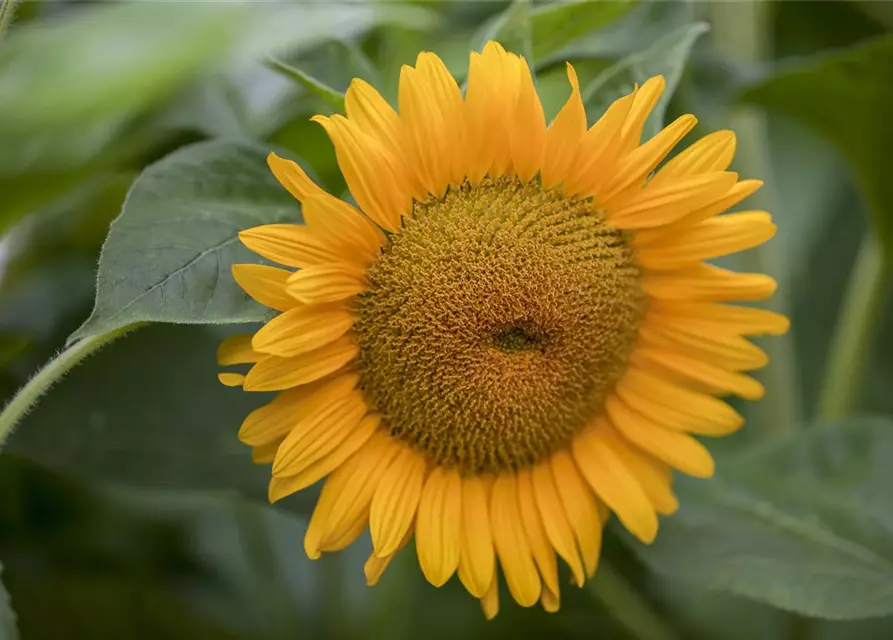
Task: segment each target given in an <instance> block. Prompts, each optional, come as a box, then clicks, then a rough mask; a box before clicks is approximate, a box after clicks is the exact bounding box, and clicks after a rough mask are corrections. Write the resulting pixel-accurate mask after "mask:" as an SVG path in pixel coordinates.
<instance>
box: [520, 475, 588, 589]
mask: <svg viewBox="0 0 893 640" xmlns="http://www.w3.org/2000/svg"><path fill="white" fill-rule="evenodd" d="M533 491H534V495H535V496H536V504H537V507H538V508H539V511H540V514H542V518H543V525H544V526H545V528H546V534H547V535H548V536H549V541H550V542H551V543H552V546H553V547H554V548H555V551H557V552H558V555H559V556H561V557H562V559H564V561H565V562H567V564H568V566H569V567H570V568H571V571H572V572H573V574H574V580H575V581H576V583H577V586H578V587H582V586H583V582H584V581H585V580H586V571H585V569H584V568H583V562H582V560H581V559H580V554H579V552H578V551H577V543H576V540H575V539H574V530H573V529H571V525H570V522H569V521H568V517H567V513H565V511H564V507H563V506H562V504H561V499H560V498H559V496H558V489H557V488H556V487H555V479H554V478H553V476H552V467H551V465H550V464H547V463H543V464H538V465H535V466H534V467H533Z"/></svg>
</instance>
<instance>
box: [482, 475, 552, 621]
mask: <svg viewBox="0 0 893 640" xmlns="http://www.w3.org/2000/svg"><path fill="white" fill-rule="evenodd" d="M490 524H491V526H492V527H493V542H494V543H495V545H496V553H497V554H498V555H499V562H500V563H501V564H502V572H503V573H504V574H505V581H506V583H508V587H509V592H510V593H511V594H512V597H513V598H514V599H515V600H516V601H517V602H518V604H520V605H521V606H522V607H532V606H533V605H535V604H536V602H537V600H539V599H540V593H541V592H542V583H541V582H540V575H539V573H538V572H537V570H536V564H535V563H534V560H533V554H532V551H531V549H530V543H529V542H528V541H527V536H526V535H525V534H524V523H523V521H522V518H521V508H520V503H519V501H518V480H517V477H516V476H515V474H514V473H512V472H509V473H503V474H501V475H500V476H499V477H497V478H496V482H495V483H494V484H493V492H492V495H491V498H490Z"/></svg>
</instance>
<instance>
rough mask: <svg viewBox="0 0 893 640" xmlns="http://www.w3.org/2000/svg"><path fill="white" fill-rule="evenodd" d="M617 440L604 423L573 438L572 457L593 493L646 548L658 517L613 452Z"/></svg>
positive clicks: (640, 488)
mask: <svg viewBox="0 0 893 640" xmlns="http://www.w3.org/2000/svg"><path fill="white" fill-rule="evenodd" d="M618 440H619V436H618V435H616V433H614V431H613V429H611V428H610V427H608V426H607V425H606V423H605V422H604V421H601V422H599V423H597V424H596V426H595V427H593V428H589V429H587V430H586V431H585V432H583V433H581V434H580V435H578V436H577V437H576V438H574V441H573V453H574V459H575V460H576V461H577V465H578V466H579V467H580V471H581V472H582V474H583V477H584V478H586V481H587V482H588V483H589V486H590V487H592V490H593V491H595V492H596V493H597V494H598V496H599V497H600V498H601V499H602V500H603V501H604V502H605V504H607V505H608V506H609V507H610V508H611V510H613V511H614V513H616V514H617V517H618V518H620V521H621V522H622V523H623V526H625V527H626V528H627V529H628V530H629V531H630V533H632V534H633V535H634V536H636V537H637V538H638V539H639V540H641V541H642V542H644V543H646V544H649V543H651V542H652V541H654V538H655V536H656V535H657V514H656V513H655V510H654V505H653V504H652V503H651V500H649V498H648V494H647V493H645V490H644V489H643V488H642V485H641V484H639V480H638V478H636V476H635V475H633V473H632V471H631V470H630V469H629V467H627V466H626V464H624V461H623V459H622V458H621V457H620V455H618V453H617V451H616V450H615V446H616V445H617V441H618Z"/></svg>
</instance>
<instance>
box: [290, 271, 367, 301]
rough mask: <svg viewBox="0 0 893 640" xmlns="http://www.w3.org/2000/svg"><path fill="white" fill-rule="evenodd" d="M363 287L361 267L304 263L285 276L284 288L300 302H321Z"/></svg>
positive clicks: (347, 294) (343, 295)
mask: <svg viewBox="0 0 893 640" xmlns="http://www.w3.org/2000/svg"><path fill="white" fill-rule="evenodd" d="M366 288H367V284H366V280H365V277H364V275H363V272H362V271H359V270H356V269H353V268H351V267H348V266H346V265H341V264H321V265H317V266H315V267H305V268H303V269H301V270H300V271H296V272H295V273H294V274H292V275H291V276H290V277H289V278H288V282H287V283H286V285H285V291H286V293H288V295H290V296H292V297H293V298H294V299H295V300H297V301H300V302H302V303H304V304H324V303H326V302H338V301H340V300H346V299H347V298H352V297H353V296H355V295H357V294H358V293H362V292H363V291H365V290H366Z"/></svg>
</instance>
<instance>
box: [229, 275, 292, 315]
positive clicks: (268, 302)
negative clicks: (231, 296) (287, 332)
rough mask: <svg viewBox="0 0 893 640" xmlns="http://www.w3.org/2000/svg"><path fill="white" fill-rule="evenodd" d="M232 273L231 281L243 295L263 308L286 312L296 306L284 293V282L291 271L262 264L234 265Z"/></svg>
mask: <svg viewBox="0 0 893 640" xmlns="http://www.w3.org/2000/svg"><path fill="white" fill-rule="evenodd" d="M232 272H233V279H234V280H235V281H236V282H237V283H238V284H239V286H240V287H242V289H244V290H245V293H247V294H248V295H249V296H251V297H252V298H254V299H255V300H257V301H258V302H260V303H261V304H262V305H264V306H265V307H270V308H271V309H276V310H277V311H286V310H288V309H291V308H292V307H296V306H298V303H297V301H296V300H294V299H293V298H292V297H291V296H289V295H288V294H287V293H286V291H285V282H286V280H288V277H289V276H290V275H291V274H292V272H291V271H286V270H285V269H277V268H276V267H268V266H267V265H264V264H234V265H233V267H232Z"/></svg>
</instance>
